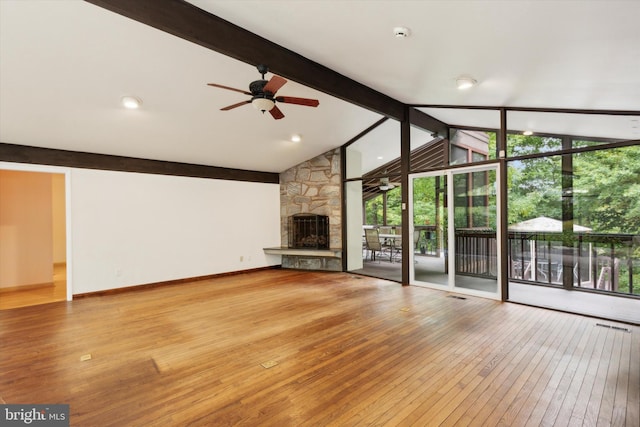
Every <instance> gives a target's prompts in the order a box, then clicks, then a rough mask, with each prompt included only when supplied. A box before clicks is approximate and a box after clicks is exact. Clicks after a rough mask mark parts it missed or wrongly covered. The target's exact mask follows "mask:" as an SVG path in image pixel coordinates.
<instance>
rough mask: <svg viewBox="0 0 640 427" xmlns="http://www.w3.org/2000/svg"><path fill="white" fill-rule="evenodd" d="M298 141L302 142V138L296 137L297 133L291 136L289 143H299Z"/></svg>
mask: <svg viewBox="0 0 640 427" xmlns="http://www.w3.org/2000/svg"><path fill="white" fill-rule="evenodd" d="M300 141H302V137H301V136H300V135H298V134H297V133H296V134H293V135H291V142H300Z"/></svg>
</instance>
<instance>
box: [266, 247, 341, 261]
mask: <svg viewBox="0 0 640 427" xmlns="http://www.w3.org/2000/svg"><path fill="white" fill-rule="evenodd" d="M264 253H266V254H269V255H300V256H323V257H330V258H342V248H334V249H293V248H288V247H286V246H278V247H275V248H264Z"/></svg>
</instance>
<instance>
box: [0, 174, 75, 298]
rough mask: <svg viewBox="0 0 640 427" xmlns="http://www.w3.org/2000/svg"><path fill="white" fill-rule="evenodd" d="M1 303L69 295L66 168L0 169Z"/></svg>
mask: <svg viewBox="0 0 640 427" xmlns="http://www.w3.org/2000/svg"><path fill="white" fill-rule="evenodd" d="M0 194H2V197H1V198H0V309H10V308H17V307H24V306H30V305H38V304H46V303H51V302H56V301H64V300H66V299H69V295H70V287H69V286H68V281H67V212H66V211H67V202H66V201H67V197H66V195H67V180H66V175H65V174H64V173H52V172H34V171H28V170H13V169H0Z"/></svg>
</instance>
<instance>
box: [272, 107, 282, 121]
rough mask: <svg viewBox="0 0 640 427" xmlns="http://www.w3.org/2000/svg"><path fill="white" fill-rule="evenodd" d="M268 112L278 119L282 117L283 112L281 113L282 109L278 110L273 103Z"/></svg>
mask: <svg viewBox="0 0 640 427" xmlns="http://www.w3.org/2000/svg"><path fill="white" fill-rule="evenodd" d="M269 112H270V113H271V116H272V117H273V118H274V119H276V120H280V119H281V118H283V117H284V114H282V111H280V109H279V108H278V107H276V106H275V105H274V106H273V108H272V109H271V110H269Z"/></svg>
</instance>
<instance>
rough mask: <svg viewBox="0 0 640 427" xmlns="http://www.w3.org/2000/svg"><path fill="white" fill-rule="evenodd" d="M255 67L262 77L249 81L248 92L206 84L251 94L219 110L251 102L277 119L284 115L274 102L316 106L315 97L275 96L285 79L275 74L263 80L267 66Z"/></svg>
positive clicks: (211, 84) (317, 103) (220, 86)
mask: <svg viewBox="0 0 640 427" xmlns="http://www.w3.org/2000/svg"><path fill="white" fill-rule="evenodd" d="M256 68H258V72H259V73H260V74H262V79H260V80H255V81H253V82H251V84H250V85H249V91H248V92H247V91H246V90H242V89H236V88H232V87H229V86H223V85H219V84H216V83H207V85H209V86H213V87H219V88H222V89H228V90H233V91H235V92H240V93H244V94H245V95H249V96H251V99H248V100H246V101H242V102H238V103H237V104H232V105H229V106H227V107H224V108H221V109H220V110H222V111H228V110H232V109H234V108H237V107H241V106H243V105H246V104H252V105H253V106H254V107H255V108H256V109H258V110H260V111H262V112H263V113H264V112H265V111H268V112H269V113H271V116H272V117H273V118H274V119H276V120H279V119H281V118H283V117H284V114H283V113H282V111H280V109H279V108H278V107H277V106H276V102H282V103H284V104H297V105H305V106H307V107H317V106H318V105H319V104H320V102H319V101H318V100H317V99H309V98H296V97H293V96H276V92H278V90H279V89H280V88H281V87H282V86H284V84H285V83H286V82H287V80H286V79H283V78H282V77H280V76H276V75H274V76H273V77H271V79H270V80H265V79H264V75H265V74H267V73H268V72H269V68H267V66H266V65H258V66H257V67H256Z"/></svg>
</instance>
